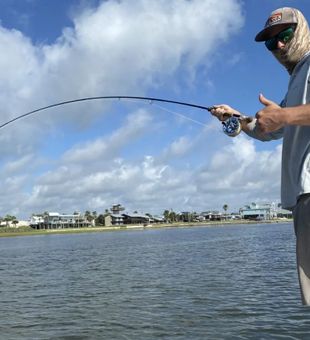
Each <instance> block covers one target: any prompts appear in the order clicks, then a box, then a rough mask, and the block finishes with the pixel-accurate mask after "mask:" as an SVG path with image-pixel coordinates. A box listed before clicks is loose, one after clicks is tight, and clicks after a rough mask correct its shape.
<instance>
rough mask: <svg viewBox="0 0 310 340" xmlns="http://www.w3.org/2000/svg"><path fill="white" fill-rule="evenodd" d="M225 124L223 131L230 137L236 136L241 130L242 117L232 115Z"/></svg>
mask: <svg viewBox="0 0 310 340" xmlns="http://www.w3.org/2000/svg"><path fill="white" fill-rule="evenodd" d="M222 124H223V132H224V133H225V134H226V135H227V136H229V137H236V136H237V135H239V133H240V132H241V123H240V117H239V118H237V117H235V116H231V117H229V118H228V119H226V120H225V121H224V122H222Z"/></svg>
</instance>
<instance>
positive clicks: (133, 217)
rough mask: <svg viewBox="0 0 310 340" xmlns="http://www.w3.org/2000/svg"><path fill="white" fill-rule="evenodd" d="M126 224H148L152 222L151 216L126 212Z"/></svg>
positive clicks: (124, 216) (124, 215)
mask: <svg viewBox="0 0 310 340" xmlns="http://www.w3.org/2000/svg"><path fill="white" fill-rule="evenodd" d="M122 215H123V218H124V224H146V223H147V224H148V223H150V217H149V216H147V215H143V214H139V213H132V214H129V213H124V214H122Z"/></svg>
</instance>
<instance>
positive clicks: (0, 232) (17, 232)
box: [0, 219, 293, 237]
mask: <svg viewBox="0 0 310 340" xmlns="http://www.w3.org/2000/svg"><path fill="white" fill-rule="evenodd" d="M266 223H270V224H273V223H293V220H292V219H276V220H266V221H264V220H262V221H246V220H237V221H236V220H235V221H231V220H230V221H208V222H179V223H161V224H153V225H147V226H143V225H127V226H126V225H125V226H114V227H101V226H100V227H99V226H97V227H87V228H86V227H85V228H70V229H41V230H35V229H32V228H31V227H20V228H13V227H9V228H1V229H0V237H14V236H34V235H55V234H80V233H93V232H112V231H122V230H137V229H138V230H139V229H140V230H141V229H144V230H147V229H160V228H184V227H197V226H201V227H208V226H218V227H220V226H227V225H236V224H245V225H248V224H266Z"/></svg>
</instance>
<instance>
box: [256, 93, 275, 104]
mask: <svg viewBox="0 0 310 340" xmlns="http://www.w3.org/2000/svg"><path fill="white" fill-rule="evenodd" d="M258 99H259V101H260V102H261V103H262V104H263V105H265V106H270V105H277V106H278V104H276V103H275V102H273V101H272V100H269V99H267V98H266V97H264V95H263V94H262V93H260V94H259V97H258Z"/></svg>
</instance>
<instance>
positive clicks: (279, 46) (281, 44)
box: [277, 40, 285, 50]
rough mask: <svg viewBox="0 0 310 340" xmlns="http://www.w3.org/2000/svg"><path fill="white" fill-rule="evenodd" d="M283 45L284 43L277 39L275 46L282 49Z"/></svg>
mask: <svg viewBox="0 0 310 340" xmlns="http://www.w3.org/2000/svg"><path fill="white" fill-rule="evenodd" d="M284 47H285V43H284V42H283V41H281V40H278V42H277V48H278V49H280V50H282V49H283V48H284Z"/></svg>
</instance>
